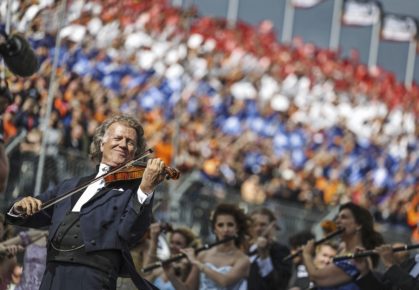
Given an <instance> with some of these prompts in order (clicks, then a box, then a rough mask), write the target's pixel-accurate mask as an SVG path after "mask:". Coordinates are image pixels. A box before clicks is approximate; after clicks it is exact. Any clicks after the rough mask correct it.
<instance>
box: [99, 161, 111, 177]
mask: <svg viewBox="0 0 419 290" xmlns="http://www.w3.org/2000/svg"><path fill="white" fill-rule="evenodd" d="M110 168H111V167H110V166H109V165H107V164H105V163H100V164H99V168H98V171H97V175H96V177H98V176H100V175H103V174H105V173H106V172H108V171H109V169H110Z"/></svg>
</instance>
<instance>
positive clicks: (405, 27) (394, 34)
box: [381, 14, 418, 41]
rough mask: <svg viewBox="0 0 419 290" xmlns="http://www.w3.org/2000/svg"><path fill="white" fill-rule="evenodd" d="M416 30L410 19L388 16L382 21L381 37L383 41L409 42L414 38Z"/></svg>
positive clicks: (413, 22) (413, 21)
mask: <svg viewBox="0 0 419 290" xmlns="http://www.w3.org/2000/svg"><path fill="white" fill-rule="evenodd" d="M417 30H418V28H417V25H416V21H415V20H414V19H413V18H412V17H408V16H399V15H394V14H388V15H386V16H385V17H384V19H383V26H382V29H381V37H382V38H383V39H384V40H392V41H411V40H413V39H414V38H415V37H416V34H417Z"/></svg>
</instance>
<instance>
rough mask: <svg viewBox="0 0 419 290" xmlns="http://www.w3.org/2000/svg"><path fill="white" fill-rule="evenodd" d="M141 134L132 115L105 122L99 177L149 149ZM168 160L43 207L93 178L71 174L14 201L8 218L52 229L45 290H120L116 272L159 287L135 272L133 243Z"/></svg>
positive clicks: (98, 147)
mask: <svg viewBox="0 0 419 290" xmlns="http://www.w3.org/2000/svg"><path fill="white" fill-rule="evenodd" d="M144 150H145V140H144V131H143V128H142V126H141V125H140V123H139V122H138V121H137V120H136V119H134V118H133V117H130V116H126V115H120V116H115V117H112V118H109V119H108V120H106V121H105V122H104V123H103V124H102V125H100V126H99V127H98V128H97V130H96V133H95V136H94V139H93V141H92V144H91V147H90V156H91V158H92V159H93V160H97V161H100V164H99V165H98V172H97V174H96V177H100V176H102V175H103V173H104V172H106V171H108V170H110V169H112V168H114V167H117V166H120V165H123V164H125V163H126V162H128V161H131V160H133V159H134V157H135V156H137V155H138V154H140V153H142V152H144ZM164 174H165V164H164V163H163V162H162V161H161V160H160V159H149V160H148V161H147V163H146V168H145V170H144V172H143V175H142V178H141V179H138V180H129V181H124V180H120V181H117V182H114V183H110V184H104V180H103V178H99V179H98V180H96V181H95V182H92V183H91V184H90V185H89V186H88V187H87V188H86V189H85V190H84V189H82V190H80V191H79V192H77V193H76V194H74V195H72V196H71V198H66V199H64V200H62V201H60V202H58V203H56V204H55V205H54V206H53V207H49V208H45V209H42V205H43V204H44V203H45V202H46V201H48V200H51V199H53V198H56V197H57V196H60V195H63V194H65V193H67V192H69V191H71V190H73V189H75V188H77V186H79V185H81V184H85V183H86V182H87V181H88V180H94V178H95V175H92V176H88V177H83V178H79V177H77V178H72V179H69V180H66V181H63V182H62V183H61V184H59V185H58V186H57V187H55V188H53V189H50V190H47V191H46V192H45V193H42V194H41V195H39V196H37V197H36V198H35V197H31V196H28V197H25V198H23V199H21V200H19V201H17V202H15V203H14V204H13V205H12V206H11V208H10V209H9V211H8V214H7V219H8V221H9V222H11V223H13V224H17V225H21V226H26V227H33V228H40V227H45V226H49V237H48V249H47V250H48V254H47V267H46V271H45V274H44V277H43V280H42V283H41V286H40V289H41V290H46V289H60V290H74V289H78V290H84V289H86V290H92V289H116V280H117V277H118V276H121V275H127V274H128V275H129V276H130V277H131V278H132V280H133V282H134V284H135V285H136V286H137V287H138V288H139V289H156V288H155V287H154V286H152V285H151V284H150V283H148V282H147V281H146V280H144V279H143V278H141V277H140V276H139V275H138V274H137V272H136V271H135V267H134V264H133V262H132V257H131V255H130V252H129V248H130V246H131V245H132V244H134V243H135V242H137V241H138V240H139V239H140V238H141V237H142V235H143V234H144V233H145V232H146V230H147V228H148V227H149V225H150V221H151V214H152V213H151V209H152V202H153V192H154V190H155V188H156V186H157V185H158V184H159V183H161V182H162V180H163V179H164Z"/></svg>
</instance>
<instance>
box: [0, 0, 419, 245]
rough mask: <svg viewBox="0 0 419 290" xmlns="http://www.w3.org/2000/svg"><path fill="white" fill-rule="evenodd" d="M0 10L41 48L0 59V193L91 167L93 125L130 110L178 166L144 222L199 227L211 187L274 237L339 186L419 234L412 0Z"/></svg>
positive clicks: (310, 217) (9, 195)
mask: <svg viewBox="0 0 419 290" xmlns="http://www.w3.org/2000/svg"><path fill="white" fill-rule="evenodd" d="M8 4H9V5H8ZM0 13H1V20H2V23H3V24H2V28H3V29H6V20H7V19H9V22H8V23H9V24H10V29H11V30H12V31H18V32H20V33H22V34H24V35H25V36H26V37H27V39H28V40H29V41H30V43H31V46H32V47H33V48H34V50H35V51H36V54H37V56H38V57H39V60H40V62H41V65H40V70H39V72H38V73H37V74H35V75H34V76H32V77H30V78H20V77H16V76H14V75H12V74H7V71H6V74H7V80H8V82H9V88H10V91H11V92H12V94H13V97H14V102H13V104H12V105H10V106H9V107H8V108H7V110H6V112H5V113H4V114H3V127H4V131H5V136H6V150H7V153H8V156H9V158H10V166H11V172H10V176H9V182H8V187H7V190H6V192H5V194H3V195H1V205H2V207H3V208H5V207H6V206H7V205H8V204H10V202H11V201H12V200H14V199H15V198H17V197H20V196H23V195H31V194H34V195H37V194H39V192H41V191H43V190H46V189H47V188H48V187H50V186H53V185H55V184H56V183H57V182H59V181H61V180H63V179H66V178H68V177H71V176H74V175H87V174H89V173H91V172H92V170H94V164H92V163H91V162H90V161H89V158H88V151H89V144H90V141H91V139H92V136H93V133H94V130H95V128H96V127H97V126H98V124H100V123H101V122H102V121H103V120H104V119H105V118H106V117H108V116H110V115H112V114H117V113H129V114H134V115H136V116H138V118H139V120H140V121H141V122H142V124H143V125H144V128H145V134H146V140H148V145H149V147H151V148H153V149H154V150H155V155H156V156H158V157H160V158H162V159H163V160H164V161H165V162H166V164H171V165H172V166H173V167H176V168H178V169H179V170H181V172H182V177H181V179H180V180H179V181H170V182H167V183H166V184H165V185H163V186H162V187H161V188H160V190H159V191H158V192H157V199H158V201H159V204H160V205H159V207H158V208H157V209H156V212H155V218H156V219H157V220H158V221H162V222H170V223H172V224H175V225H187V226H189V227H192V229H194V230H195V231H196V233H198V234H199V235H200V236H201V237H202V238H203V239H204V240H207V239H210V238H211V232H210V229H209V226H208V222H209V221H208V216H209V215H210V213H211V210H212V209H213V208H214V206H215V204H217V203H218V202H221V201H228V202H234V203H238V204H239V205H240V206H241V207H242V208H244V209H246V210H247V211H248V210H251V209H252V208H254V207H257V206H265V207H268V208H271V209H272V210H274V212H275V213H276V214H277V216H278V218H279V222H280V225H279V226H280V229H281V230H280V231H279V236H278V239H279V240H281V241H283V242H285V243H286V242H287V241H288V237H289V236H290V235H291V234H293V233H295V232H297V231H300V230H303V229H312V230H313V231H315V232H316V231H317V232H318V231H319V229H320V228H319V223H320V222H321V221H322V220H324V219H333V218H334V216H335V214H336V212H337V206H338V205H339V204H341V203H344V202H347V201H353V202H356V203H357V204H361V205H363V206H366V207H368V208H369V209H370V211H371V212H372V213H373V214H374V216H375V218H376V221H377V228H378V229H379V230H380V232H382V233H383V234H384V235H385V236H386V238H387V240H388V241H389V242H391V241H403V242H419V232H418V224H419V194H418V178H419V158H418V157H419V150H418V136H419V130H418V124H419V123H418V114H419V102H418V97H419V87H418V85H417V81H418V79H419V65H418V61H417V53H418V49H417V37H418V33H417V18H419V5H417V1H416V0H409V1H408V0H398V1H392V0H386V1H378V2H374V1H352V0H348V1H340V0H335V1H331V0H324V1H320V0H287V1H285V0H277V1H273V0H259V1H250V0H230V1H227V0H201V1H182V0H177V1H176V0H174V1H172V2H170V1H164V0H155V1H141V0H108V1H100V0H91V1H88V0H85V1H83V0H78V1H74V0H68V1H53V0H39V1H36V0H25V1H2V2H1V7H0Z"/></svg>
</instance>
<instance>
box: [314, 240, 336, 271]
mask: <svg viewBox="0 0 419 290" xmlns="http://www.w3.org/2000/svg"><path fill="white" fill-rule="evenodd" d="M334 256H336V250H335V249H334V248H332V247H331V246H329V245H321V246H320V249H319V250H318V252H317V253H316V256H315V257H314V264H315V265H316V267H317V268H318V269H322V268H324V267H326V266H327V265H329V264H330V262H331V261H332V258H333V257H334Z"/></svg>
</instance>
